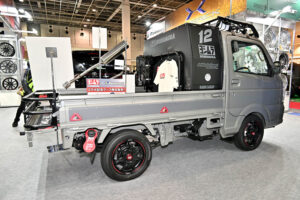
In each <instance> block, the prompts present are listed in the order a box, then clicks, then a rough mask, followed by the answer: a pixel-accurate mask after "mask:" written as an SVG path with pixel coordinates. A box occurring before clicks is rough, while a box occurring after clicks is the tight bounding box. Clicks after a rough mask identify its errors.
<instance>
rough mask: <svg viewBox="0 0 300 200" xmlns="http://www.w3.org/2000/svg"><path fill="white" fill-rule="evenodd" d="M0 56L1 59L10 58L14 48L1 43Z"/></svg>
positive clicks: (13, 53)
mask: <svg viewBox="0 0 300 200" xmlns="http://www.w3.org/2000/svg"><path fill="white" fill-rule="evenodd" d="M0 55H1V56H3V57H12V56H14V55H15V48H14V47H13V45H11V44H9V43H7V42H2V43H0Z"/></svg>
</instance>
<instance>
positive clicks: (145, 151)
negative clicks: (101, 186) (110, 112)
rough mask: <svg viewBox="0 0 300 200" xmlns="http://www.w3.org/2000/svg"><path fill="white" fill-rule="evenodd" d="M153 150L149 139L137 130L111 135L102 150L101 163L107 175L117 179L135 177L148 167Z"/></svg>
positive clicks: (123, 179)
mask: <svg viewBox="0 0 300 200" xmlns="http://www.w3.org/2000/svg"><path fill="white" fill-rule="evenodd" d="M151 158H152V150H151V146H150V143H149V141H148V139H147V138H146V137H145V136H144V135H142V133H140V132H138V131H135V130H123V131H120V132H118V133H115V134H112V135H110V136H109V138H108V139H107V141H106V142H105V143H104V146H103V149H102V152H101V165H102V168H103V171H104V172H105V174H106V175H107V176H109V177H110V178H112V179H115V180H117V181H127V180H131V179H134V178H136V177H138V176H140V175H141V174H143V172H144V171H145V170H146V169H147V167H148V166H149V164H150V162H151Z"/></svg>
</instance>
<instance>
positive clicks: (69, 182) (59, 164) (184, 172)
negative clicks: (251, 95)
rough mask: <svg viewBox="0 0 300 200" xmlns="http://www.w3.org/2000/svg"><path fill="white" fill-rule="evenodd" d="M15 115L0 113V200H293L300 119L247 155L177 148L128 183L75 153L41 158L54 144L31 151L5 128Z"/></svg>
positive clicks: (228, 148)
mask: <svg viewBox="0 0 300 200" xmlns="http://www.w3.org/2000/svg"><path fill="white" fill-rule="evenodd" d="M15 111H16V108H2V109H0V119H1V126H0V181H1V182H0V200H14V199H20V200H27V199H28V200H33V199H38V200H43V199H46V200H53V199H64V200H68V199H75V200H76V199H79V200H83V199H101V200H102V199H105V200H108V199H109V200H114V199H118V200H120V199H122V200H123V199H124V200H126V199H149V200H150V199H151V200H152V199H155V200H156V199H164V200H165V199H172V200H177V199H178V200H179V199H197V200H198V199H209V200H212V199H230V200H234V199H239V200H240V199H247V200H248V199H249V200H251V199H253V200H254V199H255V200H257V199H270V200H274V199H275V200H276V199H295V200H299V199H300V116H296V115H291V114H285V116H284V123H283V124H281V125H279V126H277V127H276V128H272V129H268V130H266V131H265V137H264V139H263V143H262V144H261V146H260V147H259V148H258V149H257V150H255V151H251V152H243V151H240V150H238V149H237V148H236V147H235V146H234V145H233V144H230V143H226V142H223V141H220V140H218V139H217V138H215V139H213V140H208V141H203V142H199V141H194V140H190V139H187V138H182V139H179V140H177V141H176V142H175V143H174V144H172V145H169V147H167V148H161V147H158V148H156V149H154V151H153V159H152V163H151V165H150V167H149V168H148V169H147V171H146V172H145V173H144V174H143V175H142V176H140V177H139V178H137V179H135V180H132V181H128V182H116V181H113V180H111V179H109V178H108V177H107V176H106V175H105V174H104V172H103V171H102V169H101V164H100V155H97V156H96V160H95V163H94V165H91V164H90V160H89V157H87V156H85V155H84V154H78V153H77V152H75V151H74V150H69V151H63V152H58V153H52V154H48V152H47V150H46V146H47V145H50V144H54V141H55V136H54V135H51V134H47V135H45V134H44V135H37V136H35V138H34V147H32V148H28V147H27V142H26V137H24V136H19V132H18V131H19V130H18V128H11V122H12V120H13V117H14V114H15Z"/></svg>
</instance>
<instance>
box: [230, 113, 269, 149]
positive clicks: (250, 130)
mask: <svg viewBox="0 0 300 200" xmlns="http://www.w3.org/2000/svg"><path fill="white" fill-rule="evenodd" d="M263 136H264V124H263V121H262V120H261V119H260V118H259V117H258V116H256V115H249V116H248V117H246V118H245V119H244V121H243V123H242V125H241V128H240V130H239V132H238V133H237V134H236V135H235V136H234V144H235V146H237V147H238V148H239V149H242V150H245V151H251V150H254V149H256V148H257V147H258V146H259V145H260V143H261V141H262V139H263Z"/></svg>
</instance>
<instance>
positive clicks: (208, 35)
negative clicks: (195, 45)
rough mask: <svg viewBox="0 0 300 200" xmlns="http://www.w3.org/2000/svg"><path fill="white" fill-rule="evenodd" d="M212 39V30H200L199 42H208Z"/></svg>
mask: <svg viewBox="0 0 300 200" xmlns="http://www.w3.org/2000/svg"><path fill="white" fill-rule="evenodd" d="M211 41H212V30H211V29H206V30H204V31H203V30H202V31H200V32H199V43H200V44H203V43H208V42H211Z"/></svg>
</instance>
